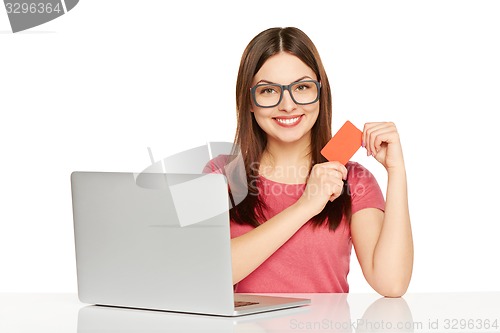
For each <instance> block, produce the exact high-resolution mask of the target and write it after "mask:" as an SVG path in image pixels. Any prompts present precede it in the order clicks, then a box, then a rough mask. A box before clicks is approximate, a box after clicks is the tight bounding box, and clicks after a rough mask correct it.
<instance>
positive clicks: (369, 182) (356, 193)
mask: <svg viewBox="0 0 500 333" xmlns="http://www.w3.org/2000/svg"><path fill="white" fill-rule="evenodd" d="M347 170H348V175H347V181H348V183H349V190H350V195H351V202H352V214H354V213H356V212H357V211H360V210H362V209H365V208H378V209H380V210H382V211H384V210H385V200H384V196H383V194H382V190H381V189H380V186H379V184H378V182H377V180H376V179H375V176H373V174H372V173H371V172H370V171H368V169H366V168H365V167H364V166H362V165H361V164H359V163H357V162H349V163H348V164H347Z"/></svg>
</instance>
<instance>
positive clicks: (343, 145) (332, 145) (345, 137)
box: [321, 121, 363, 165]
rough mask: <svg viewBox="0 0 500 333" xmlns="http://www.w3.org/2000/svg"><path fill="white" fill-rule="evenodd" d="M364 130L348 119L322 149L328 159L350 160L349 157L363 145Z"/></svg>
mask: <svg viewBox="0 0 500 333" xmlns="http://www.w3.org/2000/svg"><path fill="white" fill-rule="evenodd" d="M362 140H363V132H361V131H360V130H359V129H358V128H357V127H356V126H354V125H353V124H352V123H351V122H350V121H346V122H345V124H344V125H342V127H341V128H340V129H339V131H338V132H337V133H336V134H335V135H334V136H333V138H332V139H331V140H330V141H328V143H327V144H326V146H325V147H323V149H322V150H321V155H323V156H324V157H325V158H326V159H327V160H328V161H330V162H332V161H339V162H340V163H342V164H344V165H345V164H346V163H347V162H349V159H350V158H351V157H352V155H354V154H355V153H356V152H357V151H358V149H359V148H360V147H361V141H362Z"/></svg>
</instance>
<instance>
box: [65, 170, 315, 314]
mask: <svg viewBox="0 0 500 333" xmlns="http://www.w3.org/2000/svg"><path fill="white" fill-rule="evenodd" d="M71 190H72V203H73V222H74V233H75V250H76V266H77V282H78V297H79V299H80V301H81V302H83V303H88V304H96V305H107V306H116V307H126V308H138V309H150V310H163V311H174V312H186V313H197V314H208V315H220V316H239V315H246V314H252V313H259V312H265V311H272V310H278V309H285V308H292V307H298V306H302V305H307V304H310V299H304V298H289V297H272V296H264V295H254V294H237V293H236V294H235V293H234V291H233V284H232V268H231V248H230V232H229V199H228V185H227V180H226V178H225V176H223V175H220V174H170V173H167V174H165V173H141V174H135V173H126V172H73V173H72V174H71Z"/></svg>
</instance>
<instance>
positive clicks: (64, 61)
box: [0, 0, 500, 292]
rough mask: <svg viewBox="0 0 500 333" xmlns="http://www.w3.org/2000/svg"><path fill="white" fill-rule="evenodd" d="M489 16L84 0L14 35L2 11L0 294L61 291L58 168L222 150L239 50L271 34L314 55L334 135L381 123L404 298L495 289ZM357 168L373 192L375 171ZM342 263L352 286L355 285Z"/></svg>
mask: <svg viewBox="0 0 500 333" xmlns="http://www.w3.org/2000/svg"><path fill="white" fill-rule="evenodd" d="M326 3H328V5H325V4H326ZM499 17H500V2H498V1H472V0H471V1H458V0H454V1H418V2H417V1H329V2H326V1H324V2H323V1H316V2H314V1H285V2H283V1H270V2H269V1H265V2H261V1H241V2H236V1H218V2H217V1H172V2H171V1H160V0H143V1H128V0H102V1H97V0H81V1H80V3H79V4H78V5H77V6H76V7H75V8H74V9H73V10H72V11H70V12H69V13H68V14H66V15H64V16H62V17H60V18H58V19H56V20H54V21H52V22H49V23H47V24H44V25H42V26H39V27H36V28H33V29H31V30H29V31H27V32H24V33H18V34H12V33H11V32H10V26H9V23H8V19H7V15H6V13H5V11H4V10H3V9H1V8H0V31H1V33H0V112H1V118H0V147H1V150H0V152H1V155H0V159H1V163H0V171H1V177H2V178H1V181H0V292H2V291H42V292H76V270H75V261H74V241H73V225H72V211H71V195H70V182H69V176H70V173H71V172H72V171H74V170H103V171H141V170H143V169H144V168H145V167H147V166H148V165H149V155H148V152H147V147H151V148H152V151H153V154H154V155H155V158H156V159H160V158H163V157H166V156H169V155H171V154H174V153H176V152H180V151H183V150H185V149H189V148H193V147H195V146H199V145H203V144H205V143H206V142H207V141H232V139H233V137H234V132H235V102H234V100H235V98H234V91H235V88H234V86H235V81H236V74H237V69H238V64H239V60H240V57H241V53H242V51H243V49H244V47H245V46H246V44H247V43H248V42H249V41H250V39H251V38H252V37H253V36H255V35H256V34H257V33H259V32H260V31H262V30H264V29H266V28H269V27H275V26H296V27H299V28H301V29H302V30H303V31H304V32H306V33H307V34H308V35H309V36H310V37H311V39H312V40H313V41H314V42H315V44H316V46H317V47H318V49H319V51H320V54H321V56H322V59H323V62H324V65H325V67H326V70H327V73H328V75H329V78H330V81H331V83H332V88H333V98H334V122H333V128H334V129H337V128H339V127H340V126H341V125H342V124H343V123H344V121H345V120H347V119H349V120H351V121H352V122H353V123H355V124H356V125H358V127H362V126H363V124H364V122H367V121H394V122H395V123H396V125H397V127H398V129H399V131H400V135H401V139H402V143H403V148H404V153H405V160H406V164H407V173H408V182H409V193H410V209H411V217H412V225H413V232H414V240H415V265H414V275H413V279H412V282H411V285H410V289H409V291H410V292H430V291H486V290H490V291H491V290H500V287H499V282H498V281H500V263H499V261H498V254H499V253H500V240H499V231H500V228H499V226H498V224H499V222H500V219H499V217H498V215H497V211H498V209H497V208H498V199H499V196H498V192H497V189H498V187H499V186H500V181H499V177H498V173H499V171H498V166H497V165H496V163H495V162H496V161H497V160H498V159H497V158H496V157H495V155H496V149H497V148H496V147H497V146H498V144H497V143H498V137H497V135H495V133H496V129H497V121H496V119H497V117H498V113H499V112H500V61H499V59H500V19H499ZM354 160H356V161H358V162H360V163H362V164H363V165H365V166H366V167H368V168H369V169H370V170H371V171H372V172H373V173H374V174H375V175H376V177H377V179H378V180H379V183H380V185H381V186H382V188H383V189H384V188H385V185H386V178H385V177H386V175H385V173H384V170H383V168H382V166H381V165H379V164H377V163H376V162H375V161H374V160H372V159H370V158H367V157H366V156H364V155H363V152H362V151H359V153H358V154H357V155H355V157H354ZM352 259H353V260H352V265H351V266H352V269H351V274H350V275H349V281H350V285H351V292H370V291H371V288H370V287H369V286H368V285H367V283H366V282H365V280H364V279H363V277H362V275H361V272H360V269H359V264H358V263H357V261H356V257H355V255H354V253H353V256H352Z"/></svg>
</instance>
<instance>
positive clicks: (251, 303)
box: [234, 301, 259, 308]
mask: <svg viewBox="0 0 500 333" xmlns="http://www.w3.org/2000/svg"><path fill="white" fill-rule="evenodd" d="M254 304H259V303H258V302H243V301H234V307H235V308H239V307H241V306H247V305H254Z"/></svg>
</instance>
